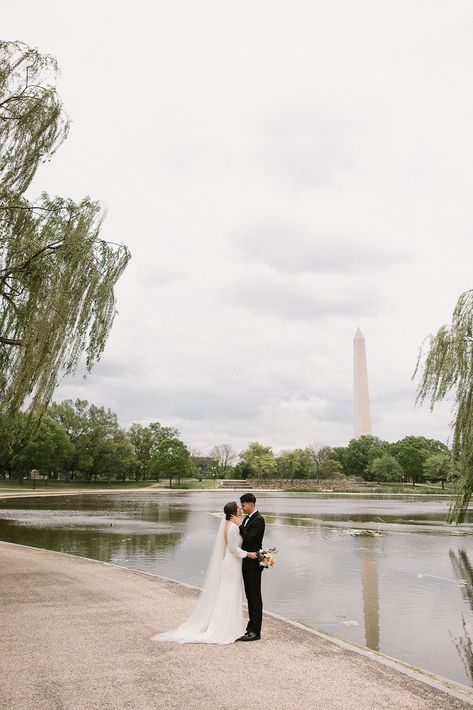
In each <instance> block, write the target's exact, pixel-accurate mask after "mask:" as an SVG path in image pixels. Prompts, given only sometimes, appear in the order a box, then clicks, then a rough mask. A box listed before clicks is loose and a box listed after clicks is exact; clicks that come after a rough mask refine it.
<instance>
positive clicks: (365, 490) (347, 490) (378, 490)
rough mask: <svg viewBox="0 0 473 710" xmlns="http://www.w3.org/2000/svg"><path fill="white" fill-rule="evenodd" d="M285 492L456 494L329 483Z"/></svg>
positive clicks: (399, 487) (410, 486)
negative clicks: (334, 486)
mask: <svg viewBox="0 0 473 710" xmlns="http://www.w3.org/2000/svg"><path fill="white" fill-rule="evenodd" d="M283 490H284V492H285V493H324V492H328V491H330V492H331V493H379V494H383V493H386V494H389V493H404V494H406V493H410V494H415V495H424V494H426V495H437V496H438V495H450V496H452V495H455V493H454V491H453V490H451V489H447V488H445V490H442V489H441V488H427V487H424V486H412V485H407V486H360V487H359V488H333V489H330V486H328V485H327V487H326V489H325V490H324V491H321V490H320V489H317V488H284V489H283Z"/></svg>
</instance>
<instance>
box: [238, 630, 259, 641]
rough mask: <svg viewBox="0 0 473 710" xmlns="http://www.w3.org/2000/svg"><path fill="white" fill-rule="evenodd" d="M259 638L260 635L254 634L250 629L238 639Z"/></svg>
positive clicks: (256, 639) (255, 639) (252, 639)
mask: <svg viewBox="0 0 473 710" xmlns="http://www.w3.org/2000/svg"><path fill="white" fill-rule="evenodd" d="M260 638H261V636H260V635H259V634H255V632H254V631H250V632H249V633H247V634H245V635H244V636H242V637H241V638H240V639H239V640H240V641H259V640H260Z"/></svg>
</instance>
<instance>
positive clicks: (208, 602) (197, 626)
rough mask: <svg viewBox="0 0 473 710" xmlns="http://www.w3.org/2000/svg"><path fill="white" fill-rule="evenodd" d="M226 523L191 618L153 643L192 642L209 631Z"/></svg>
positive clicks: (214, 547) (218, 578) (219, 534)
mask: <svg viewBox="0 0 473 710" xmlns="http://www.w3.org/2000/svg"><path fill="white" fill-rule="evenodd" d="M225 523H226V518H225V516H223V518H222V521H221V523H220V526H219V528H218V532H217V537H216V539H215V543H214V546H213V549H212V553H211V555H210V560H209V564H208V566H207V570H206V572H205V576H204V581H203V584H202V589H201V592H200V595H199V598H198V600H197V603H196V605H195V607H194V609H193V610H192V612H191V614H190V616H189V617H188V618H187V619H186V621H185V622H184V623H183V624H181V625H180V626H179V627H178V628H177V629H173V630H172V631H167V632H165V633H163V634H158V635H157V636H153V638H152V640H153V641H182V642H190V641H192V640H193V639H194V637H195V636H198V635H199V634H202V633H204V632H205V631H206V630H207V628H208V626H209V622H210V618H211V616H212V611H213V609H214V606H215V601H216V598H217V593H218V588H219V585H220V576H221V574H222V560H223V558H224V556H225V540H224V530H225Z"/></svg>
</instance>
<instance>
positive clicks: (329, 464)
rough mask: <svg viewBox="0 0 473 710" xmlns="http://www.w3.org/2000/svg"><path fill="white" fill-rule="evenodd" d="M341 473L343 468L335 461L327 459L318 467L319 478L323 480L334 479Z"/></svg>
mask: <svg viewBox="0 0 473 710" xmlns="http://www.w3.org/2000/svg"><path fill="white" fill-rule="evenodd" d="M341 473H343V466H342V464H341V463H340V461H337V460H336V459H327V460H326V461H323V462H322V463H321V465H320V477H321V478H323V479H327V478H336V477H337V476H339V475H340V474H341Z"/></svg>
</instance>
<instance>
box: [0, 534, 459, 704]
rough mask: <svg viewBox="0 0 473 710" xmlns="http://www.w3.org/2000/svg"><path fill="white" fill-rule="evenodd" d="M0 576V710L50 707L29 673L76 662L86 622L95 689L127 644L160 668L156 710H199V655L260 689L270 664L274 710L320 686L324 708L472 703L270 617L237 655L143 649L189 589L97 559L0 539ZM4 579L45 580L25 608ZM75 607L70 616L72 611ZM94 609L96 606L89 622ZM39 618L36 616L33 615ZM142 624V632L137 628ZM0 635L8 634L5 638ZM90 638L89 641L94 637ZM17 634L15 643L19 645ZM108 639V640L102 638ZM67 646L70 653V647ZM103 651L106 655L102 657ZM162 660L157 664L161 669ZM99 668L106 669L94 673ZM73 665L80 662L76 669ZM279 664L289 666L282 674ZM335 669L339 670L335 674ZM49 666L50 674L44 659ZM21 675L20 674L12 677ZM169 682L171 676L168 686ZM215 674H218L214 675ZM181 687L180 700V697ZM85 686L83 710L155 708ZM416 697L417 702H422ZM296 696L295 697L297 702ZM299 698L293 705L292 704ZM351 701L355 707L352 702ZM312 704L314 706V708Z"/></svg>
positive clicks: (399, 665) (206, 678) (379, 658)
mask: <svg viewBox="0 0 473 710" xmlns="http://www.w3.org/2000/svg"><path fill="white" fill-rule="evenodd" d="M0 569H1V570H2V573H1V574H0V590H1V591H0V593H2V598H3V599H4V600H6V605H5V610H4V612H3V613H2V618H3V621H4V623H5V625H6V627H7V632H6V634H4V636H3V639H0V645H1V644H2V643H5V639H6V642H7V649H4V654H3V657H4V658H5V659H7V661H6V666H7V668H5V669H4V677H6V678H9V677H10V673H9V672H8V666H9V664H12V667H11V674H12V680H11V684H12V686H13V685H14V686H15V688H17V691H15V688H13V687H10V685H9V681H7V692H10V693H13V694H14V693H15V692H17V693H20V696H19V697H18V698H17V700H18V704H16V701H15V700H14V698H13V697H10V696H8V695H7V697H6V698H5V700H7V701H8V703H7V704H6V705H5V706H6V707H9V710H14V709H15V710H16V709H17V708H18V710H24V709H26V708H29V707H31V708H33V707H35V708H41V709H42V708H43V707H44V708H49V707H51V708H52V707H56V705H53V704H51V705H42V704H41V703H39V704H38V692H40V689H41V688H43V687H44V684H51V683H53V684H54V683H56V680H55V678H54V677H51V676H50V674H51V672H52V674H53V676H54V671H50V673H49V674H48V673H46V675H44V669H43V672H42V673H40V674H39V675H38V673H37V672H36V668H37V667H38V666H39V667H40V668H41V666H42V664H43V655H44V654H45V657H46V658H47V659H50V660H51V661H54V659H56V662H57V659H58V658H61V654H62V653H64V652H66V651H67V652H68V653H71V652H73V654H74V657H76V655H75V654H76V651H77V649H76V638H75V634H78V635H79V636H81V634H82V633H83V627H87V626H88V625H90V628H89V630H88V631H89V634H92V638H91V641H90V643H92V645H93V646H94V647H95V646H100V645H101V644H102V642H104V643H105V645H106V646H107V648H108V652H109V658H108V660H109V661H110V663H109V664H107V663H106V661H107V654H105V656H104V660H103V661H102V660H101V662H100V663H99V666H100V668H99V670H100V669H101V670H100V674H99V679H100V683H99V685H102V684H103V681H107V680H109V681H110V678H109V674H112V675H113V677H114V682H113V683H112V687H117V684H118V686H119V685H120V683H121V680H120V679H121V678H122V675H121V674H122V673H124V672H125V669H122V670H121V671H120V668H119V669H118V671H117V670H116V669H115V664H116V663H118V662H119V661H120V659H121V657H120V656H118V657H117V656H116V654H115V652H114V651H113V649H114V648H115V644H116V643H118V646H119V647H120V646H123V647H124V648H126V649H127V650H128V651H130V652H131V650H132V648H131V647H132V646H133V648H134V649H135V650H134V653H135V655H136V658H135V656H133V653H132V656H133V659H134V661H135V662H136V661H137V659H138V657H139V658H141V657H142V656H143V654H144V656H146V659H147V660H146V662H147V663H150V662H151V665H152V666H153V667H154V664H155V663H156V662H157V659H160V661H159V662H160V663H161V670H162V671H163V673H164V676H165V677H166V678H168V681H166V682H165V679H164V677H163V678H161V681H162V683H164V684H165V685H166V687H167V691H166V692H167V693H168V694H169V693H171V696H172V697H170V700H172V698H174V700H176V701H179V702H177V704H175V705H174V704H165V707H166V708H167V707H176V708H177V707H182V706H183V705H185V704H187V706H188V707H190V708H200V707H209V705H208V701H209V698H208V697H207V695H208V693H207V690H206V688H207V685H212V681H213V679H214V677H215V673H216V671H217V669H216V668H212V667H210V668H209V666H208V665H206V664H204V666H202V665H201V660H202V658H206V657H208V660H209V662H210V663H211V664H212V663H214V664H215V663H217V662H218V664H220V665H219V666H218V668H219V673H220V676H221V675H222V674H223V676H224V677H225V676H226V675H229V677H230V678H231V679H232V682H235V680H236V679H238V678H240V676H241V672H240V670H239V668H238V663H241V661H242V658H243V659H244V658H253V659H255V661H256V668H255V669H253V670H254V671H255V674H254V678H253V683H259V682H260V681H259V680H258V679H259V677H260V666H261V665H263V667H264V668H265V676H266V674H267V673H268V674H269V673H270V670H269V669H270V668H271V664H273V665H275V666H276V668H277V669H278V672H277V673H276V675H275V677H274V678H273V680H272V685H271V687H272V692H273V693H276V694H278V695H279V692H281V693H282V694H283V695H282V697H283V701H282V704H281V702H280V700H279V699H278V706H279V707H283V708H286V707H287V708H291V709H292V708H297V707H304V706H305V707H307V705H308V706H314V704H313V703H314V701H315V700H316V699H317V702H318V701H319V700H320V694H321V692H322V685H323V684H325V685H324V692H325V707H331V708H339V707H340V708H343V710H346V709H349V708H353V709H354V710H355V709H358V708H362V707H363V708H364V709H365V710H367V709H368V708H373V710H374V708H376V710H378V708H386V710H388V709H389V708H392V707H395V706H396V704H400V705H401V707H403V708H410V707H412V708H413V709H414V708H415V710H420V709H421V708H422V709H423V708H425V710H430V709H431V708H439V710H440V709H441V708H442V709H443V708H445V707H447V706H448V707H449V708H457V707H458V708H464V707H467V706H471V705H473V690H472V689H471V688H468V687H467V686H464V685H462V684H461V683H458V682H456V681H451V680H449V679H446V678H443V677H441V676H438V675H436V674H434V673H431V672H429V671H426V670H424V669H419V668H416V667H414V666H411V665H410V664H407V663H404V662H402V661H399V660H398V659H393V658H391V657H389V656H386V655H384V654H382V653H378V652H375V651H372V650H370V649H368V648H366V647H363V646H357V645H355V644H351V643H349V642H347V641H344V640H342V639H339V638H337V637H332V636H330V635H329V634H326V633H324V632H321V631H318V630H316V629H311V628H310V627H307V626H304V625H302V624H299V623H298V622H294V621H291V620H289V619H285V618H283V617H280V616H278V615H277V614H273V613H271V612H265V620H264V635H263V639H262V642H261V643H260V642H258V643H254V644H251V648H249V649H248V648H247V647H248V644H232V645H231V646H225V647H215V646H205V647H204V646H203V645H200V644H195V645H194V644H187V645H185V646H180V645H178V644H172V643H166V644H156V643H152V642H150V636H149V635H148V634H150V633H151V632H152V631H154V632H156V631H157V632H159V631H161V630H165V629H166V628H170V627H171V628H172V627H174V625H175V624H177V623H180V621H181V620H182V619H183V618H185V617H186V615H187V613H188V611H189V610H190V608H191V607H192V605H193V602H194V600H195V598H196V595H197V593H198V589H197V588H196V587H193V586H191V585H188V584H185V583H182V582H179V581H177V580H173V579H169V578H166V577H161V576H159V575H154V574H151V573H148V572H140V571H135V570H130V569H129V568H126V567H122V566H119V565H114V564H113V563H109V562H100V561H97V560H91V559H89V558H83V557H78V556H75V555H71V554H68V553H62V552H54V551H50V550H44V549H40V548H33V547H28V546H25V545H17V544H15V543H8V542H0ZM9 575H10V583H11V585H13V586H14V585H15V583H17V582H18V580H19V579H20V578H21V577H23V582H25V581H26V580H27V578H28V575H33V577H34V578H35V580H36V584H38V581H39V577H40V576H43V578H44V580H47V587H48V589H46V590H44V589H43V587H42V586H41V585H40V586H39V587H38V588H37V589H38V591H37V593H36V597H34V598H33V599H30V601H28V599H27V598H26V599H25V598H24V596H23V597H22V596H21V594H20V595H18V594H16V593H15V590H14V589H13V590H12V589H11V588H9V586H8V579H9ZM21 588H22V589H23V591H24V584H21ZM130 589H131V594H130ZM53 590H54V592H55V594H54V598H55V600H56V601H55V602H51V592H52V591H53ZM78 604H79V609H78V607H77V605H78ZM97 606H98V607H99V608H98V612H99V613H98V617H97V608H96V607H97ZM42 611H43V612H44V613H41V612H42ZM55 615H59V616H60V618H59V619H56V621H57V622H60V623H57V624H54V628H53V629H51V626H52V624H51V619H52V617H54V616H55ZM25 616H26V617H28V616H29V617H30V618H29V623H27V624H24V623H23V624H20V625H17V623H16V621H18V620H19V619H23V620H25ZM150 616H152V617H153V618H155V619H156V621H155V622H152V621H151V620H150ZM97 618H98V622H97ZM133 619H134V621H133ZM97 623H98V626H97ZM147 625H148V628H146V626H147ZM8 628H9V630H10V633H8ZM25 632H26V633H25ZM97 634H98V636H99V638H95V635H97ZM130 634H132V635H133V637H134V638H135V641H133V644H131V642H130ZM23 636H24V637H25V638H22V637H23ZM30 636H31V637H32V639H33V641H34V642H36V644H37V642H38V639H42V638H43V637H44V636H46V638H47V645H46V646H44V643H43V644H42V645H41V644H40V645H39V646H37V645H35V643H33V645H32V646H31V639H30ZM109 637H111V638H110V639H109ZM107 640H111V641H112V643H111V645H109V644H108V643H107ZM150 643H151V645H150ZM71 644H72V649H71V648H70V646H71ZM88 644H89V641H87V647H88ZM130 644H131V645H130ZM242 647H244V648H242ZM28 648H29V651H28ZM7 651H8V653H7ZM110 652H112V656H111V658H110ZM35 653H36V654H37V655H38V657H37V658H35V657H34V655H35ZM25 654H26V655H25ZM32 654H33V657H32ZM40 656H41V657H40ZM87 659H89V661H90V660H91V661H92V667H91V666H90V662H89V663H86V666H87V669H85V668H84V669H83V672H84V673H85V675H86V676H87V675H88V674H90V673H94V671H95V670H97V669H95V666H94V661H96V660H97V656H95V655H92V656H90V654H89V655H87V654H86V656H85V660H86V661H87ZM133 659H130V658H129V659H128V662H132V660H133ZM192 659H194V661H195V663H197V666H198V669H197V670H198V678H197V679H194V681H195V682H198V686H199V689H198V690H199V692H198V693H197V696H198V697H196V701H195V704H190V705H189V704H188V698H187V693H188V690H189V689H188V688H187V684H186V683H185V682H184V681H183V680H182V679H181V678H179V676H176V677H177V678H178V680H177V685H176V684H173V683H172V678H173V677H174V675H173V674H174V665H175V664H176V663H178V662H183V663H184V666H185V667H186V668H187V669H188V671H187V672H190V671H189V663H192ZM232 659H233V660H232ZM322 660H324V663H322ZM142 661H143V659H142V658H141V661H140V662H139V663H138V667H139V665H140V663H141V662H142ZM233 661H235V662H236V665H237V667H236V668H234V666H233ZM97 662H98V661H97ZM143 662H144V661H143ZM163 663H164V667H163V666H162V664H163ZM104 664H105V666H106V667H103V666H104ZM222 664H223V665H222ZM321 664H322V666H323V669H322V668H321ZM63 665H64V664H63ZM66 665H67V664H66ZM79 666H81V663H79ZM119 666H120V664H119ZM286 666H289V667H288V668H286ZM341 667H343V668H344V669H345V670H344V671H342V670H341ZM18 668H20V669H24V671H25V673H26V674H28V673H32V676H33V681H34V685H35V688H34V689H33V690H34V692H33V691H32V695H31V705H30V704H28V702H25V698H24V695H23V694H22V693H21V692H20V690H19V688H20V686H21V684H20V686H18V684H17V683H16V682H15V672H17V671H18ZM52 668H56V666H55V663H54V662H53V665H52ZM32 669H33V670H32ZM283 669H284V672H283ZM75 670H77V669H75ZM79 670H80V669H79ZM250 670H251V669H250ZM253 670H252V671H251V672H253ZM322 670H323V673H322ZM14 671H15V672H14ZM22 672H23V671H20V674H21V673H22ZM116 672H118V675H116ZM234 672H236V676H232V674H233V673H234ZM308 673H309V674H310V673H312V674H313V675H314V681H315V687H313V685H312V681H310V682H309V680H308V676H307V674H308ZM281 674H282V677H281ZM360 674H361V680H362V683H361V685H360V687H359V692H360V693H362V694H363V693H364V694H365V699H364V700H363V702H362V699H361V697H360V696H358V699H357V698H356V697H355V698H354V697H353V696H352V689H353V687H354V684H355V685H356V683H357V682H358V683H359V676H360ZM79 675H80V677H81V683H83V681H84V675H83V674H82V673H79ZM191 675H192V673H191ZM245 675H246V671H245ZM66 676H67V673H66ZM169 676H171V684H170V685H169ZM217 676H218V677H220V676H219V675H218V674H217ZM250 676H251V673H250ZM322 676H323V677H322ZM357 679H358V681H357ZM148 681H150V682H151V686H152V685H153V683H152V679H151V680H150V678H148ZM181 681H182V683H181ZM322 681H323V683H322ZM67 683H68V680H67V678H66V679H65V686H64V688H62V690H61V700H60V702H62V703H63V705H61V707H64V708H69V707H70V708H73V707H74V708H80V707H87V705H86V704H84V705H83V706H82V705H81V704H80V703H79V704H73V703H71V704H70V705H69V704H68V702H69V701H68V700H67V697H68V696H67V694H68V692H69V691H68V685H67ZM182 684H183V688H182V693H183V694H181V685H182ZM92 685H93V688H95V690H94V691H93V698H92V697H88V699H87V702H88V703H89V707H94V704H93V703H96V704H97V706H98V703H97V700H98V697H97V693H98V696H99V698H100V703H101V705H100V706H101V707H103V708H108V707H113V708H115V709H116V708H120V707H132V708H134V709H136V708H143V710H144V709H145V708H146V709H147V710H148V709H149V708H154V707H158V706H160V707H163V705H162V704H161V702H159V703H158V704H156V705H154V704H149V703H150V700H149V699H148V700H146V702H145V704H139V703H138V704H131V705H127V704H123V705H120V704H116V697H115V700H114V701H113V702H114V703H115V704H111V705H109V704H107V702H108V701H107V702H105V700H104V698H105V696H106V695H107V693H108V692H109V690H110V689H109V688H108V689H107V688H98V686H97V682H96V683H95V685H94V684H92ZM133 687H134V684H133V683H132V687H130V689H129V692H130V693H131V692H132V691H133ZM8 689H9V690H8ZM162 691H163V688H161V695H160V700H161V699H162ZM184 691H185V692H184ZM41 692H42V691H41ZM87 692H88V691H87ZM127 692H128V691H127ZM209 692H210V691H209ZM213 692H215V693H217V695H218V688H217V689H213V690H212V693H213ZM2 693H3V694H4V693H5V691H4V690H3V691H2V690H1V689H0V701H1V699H2ZM258 693H260V690H258ZM284 693H285V694H288V695H289V696H290V697H291V698H293V697H295V698H297V701H296V704H293V702H291V704H288V705H285V704H284V698H285V697H286V695H284ZM340 693H341V694H342V695H343V698H344V700H343V702H341V701H340V703H339V695H340ZM367 693H368V694H367ZM202 694H204V695H205V696H206V697H207V699H206V701H205V703H202V705H200V704H199V703H200V700H199V698H200V696H201V695H202ZM445 694H447V695H445ZM89 695H90V693H89ZM112 695H113V693H112ZM424 695H425V696H426V697H422V696H424ZM302 696H304V701H303V702H302ZM414 696H415V697H414ZM427 696H428V697H427ZM447 696H448V698H449V699H450V700H449V701H448V704H447V702H446V697H447ZM265 697H266V696H265V692H264V689H261V698H258V704H259V705H260V707H262V708H266V707H267V708H270V707H274V702H273V697H270V698H268V699H267V700H268V704H265ZM186 698H187V700H186ZM12 700H13V702H12ZM84 700H85V699H84ZM214 700H215V705H210V707H213V706H215V707H217V706H218V707H223V708H225V707H231V703H230V705H228V706H227V705H226V704H225V702H224V701H223V700H222V698H218V699H217V698H214ZM299 700H300V701H301V705H299V704H298V703H299ZM414 700H415V702H414ZM424 700H425V701H426V702H425V703H424ZM358 701H359V702H360V704H358ZM411 701H412V702H411ZM75 702H76V701H74V703H75ZM127 702H128V701H127ZM353 702H355V704H353ZM311 703H312V704H311ZM0 705H1V702H0ZM252 705H253V701H252V703H251V704H249V705H243V706H242V707H245V708H246V707H248V708H249V707H251V706H252ZM322 706H323V705H320V707H322Z"/></svg>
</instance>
